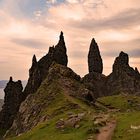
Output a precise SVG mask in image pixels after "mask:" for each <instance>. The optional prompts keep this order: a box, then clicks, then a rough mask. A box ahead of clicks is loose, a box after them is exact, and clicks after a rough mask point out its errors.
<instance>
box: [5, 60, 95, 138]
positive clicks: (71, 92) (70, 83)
mask: <svg viewBox="0 0 140 140" xmlns="http://www.w3.org/2000/svg"><path fill="white" fill-rule="evenodd" d="M80 80H81V78H80V76H79V75H77V74H76V73H74V72H73V71H72V70H71V69H70V68H68V67H66V66H63V65H60V64H56V63H53V64H52V65H51V67H50V68H49V71H48V75H47V77H46V79H45V80H44V81H43V82H42V83H41V85H40V87H39V89H38V90H37V92H36V94H30V95H28V97H27V98H26V99H25V101H23V103H22V104H21V106H20V109H19V112H18V114H17V117H16V119H15V120H14V123H13V125H12V127H11V128H10V129H9V131H7V134H6V136H7V137H8V136H10V135H20V134H21V133H24V132H27V131H29V130H31V129H32V128H33V127H35V126H36V125H37V124H38V123H41V122H44V121H46V120H48V119H49V120H51V119H52V118H53V117H54V116H56V115H57V113H58V112H61V111H64V112H65V111H67V110H66V109H68V110H70V111H71V110H72V109H76V108H77V109H78V108H79V105H78V104H76V103H73V102H71V101H72V100H71V98H78V99H81V100H83V101H87V102H88V103H91V104H92V103H93V102H94V101H95V100H94V96H93V93H92V91H90V90H88V89H87V88H86V87H85V85H84V84H82V83H81V81H80ZM57 98H60V99H59V100H58V99H57ZM88 99H89V100H88ZM60 100H62V102H63V100H66V101H65V102H64V104H63V105H64V106H63V105H58V108H59V107H60V108H59V109H56V111H55V112H52V113H49V112H48V110H50V109H52V106H53V105H54V103H55V104H56V103H57V102H59V103H60V102H61V101H60ZM61 104H62V103H61ZM48 114H49V115H48Z"/></svg>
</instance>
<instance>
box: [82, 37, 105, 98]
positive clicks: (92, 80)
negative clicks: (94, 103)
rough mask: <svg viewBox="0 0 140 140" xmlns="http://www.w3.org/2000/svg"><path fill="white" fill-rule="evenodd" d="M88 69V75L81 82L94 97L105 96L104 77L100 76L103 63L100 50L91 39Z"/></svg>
mask: <svg viewBox="0 0 140 140" xmlns="http://www.w3.org/2000/svg"><path fill="white" fill-rule="evenodd" d="M88 69H89V74H87V75H85V76H84V77H83V78H82V82H83V83H84V84H85V85H86V87H87V88H88V89H90V90H92V91H93V92H94V93H96V94H95V95H94V97H96V98H97V97H101V96H103V95H105V90H104V88H105V87H104V85H105V79H106V76H105V75H103V74H102V71H103V63H102V58H101V55H100V50H99V47H98V44H97V43H96V41H95V39H94V38H93V39H92V41H91V44H90V49H89V54H88Z"/></svg>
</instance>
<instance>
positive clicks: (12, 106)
mask: <svg viewBox="0 0 140 140" xmlns="http://www.w3.org/2000/svg"><path fill="white" fill-rule="evenodd" d="M22 90H23V87H22V84H21V81H20V80H19V81H17V82H14V81H13V80H12V77H10V80H9V82H8V83H7V86H6V88H5V89H4V92H5V97H4V105H3V107H2V110H1V112H0V129H4V130H7V129H9V128H10V127H11V125H12V123H13V120H14V119H15V116H16V113H17V111H18V110H19V106H20V103H21V97H22V96H21V95H22Z"/></svg>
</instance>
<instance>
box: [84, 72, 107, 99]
mask: <svg viewBox="0 0 140 140" xmlns="http://www.w3.org/2000/svg"><path fill="white" fill-rule="evenodd" d="M82 82H83V83H84V84H85V85H86V87H87V88H88V89H89V90H91V91H93V93H94V97H95V98H98V97H102V96H105V95H106V94H107V92H106V87H105V82H106V76H105V75H103V74H100V73H96V72H90V73H89V74H87V75H85V76H84V77H83V78H82Z"/></svg>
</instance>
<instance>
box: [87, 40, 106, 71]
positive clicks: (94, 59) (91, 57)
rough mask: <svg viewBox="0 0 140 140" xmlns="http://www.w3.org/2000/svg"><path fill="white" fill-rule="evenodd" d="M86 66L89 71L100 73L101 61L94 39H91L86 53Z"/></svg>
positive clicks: (101, 69) (101, 68)
mask: <svg viewBox="0 0 140 140" xmlns="http://www.w3.org/2000/svg"><path fill="white" fill-rule="evenodd" d="M88 68H89V73H90V72H97V73H102V71H103V63H102V58H101V55H100V51H99V47H98V45H97V43H96V41H95V39H92V42H91V44H90V49H89V54H88Z"/></svg>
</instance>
